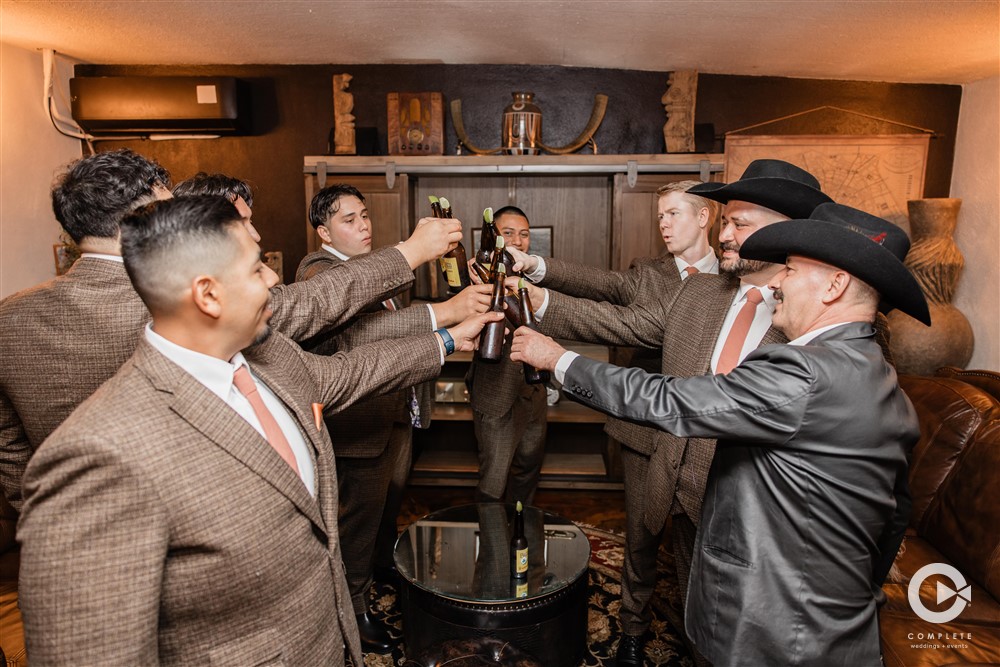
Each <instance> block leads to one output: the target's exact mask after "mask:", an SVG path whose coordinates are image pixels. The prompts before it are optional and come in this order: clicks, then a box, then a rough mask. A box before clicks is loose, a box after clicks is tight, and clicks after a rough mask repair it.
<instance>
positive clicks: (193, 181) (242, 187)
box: [174, 171, 253, 208]
mask: <svg viewBox="0 0 1000 667" xmlns="http://www.w3.org/2000/svg"><path fill="white" fill-rule="evenodd" d="M191 195H218V196H220V197H225V198H226V199H228V200H229V201H231V202H234V203H235V202H236V198H237V197H243V201H245V202H246V203H247V206H249V207H250V208H253V188H251V187H250V184H249V183H247V182H246V181H241V180H240V179H238V178H234V177H232V176H227V175H226V174H209V173H206V172H204V171H199V172H198V173H197V174H195V175H194V176H192V177H191V178H188V179H186V180H183V181H181V182H180V183H178V184H177V185H176V186H174V196H175V197H190V196H191Z"/></svg>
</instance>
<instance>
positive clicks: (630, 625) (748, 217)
mask: <svg viewBox="0 0 1000 667" xmlns="http://www.w3.org/2000/svg"><path fill="white" fill-rule="evenodd" d="M689 191H690V192H692V193H695V194H698V195H701V196H703V197H707V198H709V199H713V200H715V201H718V202H720V203H722V204H724V205H725V207H724V210H723V222H722V228H721V230H720V233H719V243H720V247H721V250H722V256H721V258H720V264H719V271H720V275H719V276H710V275H704V274H698V275H694V276H691V277H690V278H688V279H687V280H685V281H684V283H683V287H681V286H680V284H678V285H677V286H675V287H670V286H668V285H666V284H664V283H663V281H660V282H659V283H656V284H653V281H652V280H651V278H643V281H642V284H640V285H639V287H638V289H637V292H638V293H641V294H643V295H644V296H643V297H642V298H638V299H636V301H635V302H633V303H632V304H630V305H628V306H624V307H618V306H614V305H612V304H608V303H599V302H594V301H589V300H586V299H573V298H570V297H567V296H565V295H563V294H559V293H556V292H546V293H545V294H532V295H531V298H532V303H539V304H543V303H544V304H545V306H544V307H543V308H540V309H539V315H540V317H542V325H541V326H542V328H541V330H542V331H543V332H544V333H546V334H549V335H552V336H556V337H560V338H569V339H575V340H585V341H588V342H594V343H603V344H606V345H625V346H631V347H646V348H652V349H657V350H659V351H660V355H661V365H660V371H661V372H663V373H665V374H668V375H674V376H679V377H689V376H695V375H705V374H711V373H724V372H727V371H728V370H730V369H731V368H733V367H734V366H735V365H736V364H737V363H738V362H739V361H740V360H741V359H742V358H743V357H745V356H746V355H747V354H748V353H749V352H751V351H752V350H754V349H755V348H757V347H758V346H759V345H762V344H763V345H766V344H770V343H784V342H786V341H787V340H788V339H787V338H785V336H784V334H782V333H781V332H780V331H779V330H777V329H775V328H774V327H772V326H771V315H772V312H773V310H774V305H775V300H774V297H773V295H772V294H771V291H770V290H769V289H768V288H767V282H768V280H770V278H771V277H772V276H773V275H774V274H776V273H777V272H778V271H779V270H780V269H781V267H780V266H779V265H775V264H770V263H767V262H755V261H750V260H746V259H742V258H740V256H739V249H740V245H741V244H742V243H743V242H744V241H745V240H746V239H747V238H748V237H750V235H751V234H753V233H754V232H755V231H756V230H758V229H761V228H764V227H766V226H767V225H770V224H772V223H775V222H779V221H781V220H787V219H789V218H804V217H807V216H808V215H809V213H811V212H812V210H813V209H814V208H816V206H818V205H820V204H823V203H826V202H829V201H830V198H829V197H828V196H826V195H825V194H823V192H821V191H820V186H819V181H817V180H816V178H815V177H814V176H812V174H810V173H808V172H807V171H805V170H803V169H800V168H799V167H796V166H795V165H792V164H790V163H788V162H783V161H781V160H756V161H754V162H753V163H751V164H750V165H749V166H748V167H747V169H746V171H745V172H744V173H743V175H742V176H741V177H740V179H739V180H737V181H735V182H733V183H730V184H722V183H704V184H701V185H697V186H695V187H692V188H691V189H690V190H689ZM741 314H742V317H741ZM883 321H884V318H883ZM737 324H740V326H737ZM643 432H644V433H643ZM629 434H630V437H629V438H627V439H623V441H622V444H623V447H622V449H621V458H622V469H623V473H624V474H623V477H624V482H625V514H626V520H627V528H626V532H625V536H626V551H625V564H624V567H623V571H622V604H621V611H620V613H619V619H620V621H621V627H622V638H621V641H619V644H618V650H617V662H618V665H619V666H620V667H633V666H638V665H641V664H642V662H643V654H644V648H643V636H644V634H645V632H646V629H647V628H648V627H649V624H650V620H651V614H650V611H649V604H650V600H651V598H652V595H653V591H654V590H655V588H656V555H657V551H658V549H659V546H660V544H661V542H662V540H663V532H664V529H665V525H666V523H667V517H668V516H670V517H671V542H672V544H673V549H674V561H675V564H676V567H677V580H678V583H679V586H680V591H679V597H680V599H681V600H683V599H684V598H685V596H686V592H687V582H688V572H689V570H690V564H691V560H692V557H693V553H694V540H695V529H696V526H697V524H698V519H699V517H700V516H701V507H702V499H703V498H704V494H705V485H706V483H707V480H708V472H709V468H710V466H711V464H712V456H713V453H714V447H715V441H714V440H711V439H698V440H689V439H688V438H684V437H679V436H676V435H673V434H671V433H666V432H663V431H660V430H657V429H655V428H652V427H649V426H638V425H631V428H630V430H629ZM689 445H690V446H689Z"/></svg>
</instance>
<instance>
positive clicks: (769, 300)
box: [733, 280, 778, 313]
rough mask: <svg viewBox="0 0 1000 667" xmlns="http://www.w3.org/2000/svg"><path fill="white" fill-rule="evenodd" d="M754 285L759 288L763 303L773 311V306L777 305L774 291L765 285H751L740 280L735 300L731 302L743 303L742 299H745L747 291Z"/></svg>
mask: <svg viewBox="0 0 1000 667" xmlns="http://www.w3.org/2000/svg"><path fill="white" fill-rule="evenodd" d="M754 287H756V288H757V289H759V290H760V294H761V296H763V297H764V304H765V305H766V306H767V309H768V310H770V311H771V312H772V313H773V312H774V309H775V307H776V306H777V305H778V300H777V299H775V298H774V292H773V291H772V290H771V288H770V287H768V286H767V285H764V286H763V287H761V286H760V285H751V284H750V283H745V282H743V281H742V280H741V281H740V289H739V293H738V294H737V295H736V300H735V301H733V304H737V303H743V301H745V300H746V296H747V292H749V291H750V290H751V289H752V288H754Z"/></svg>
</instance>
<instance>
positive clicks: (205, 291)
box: [191, 276, 222, 320]
mask: <svg viewBox="0 0 1000 667" xmlns="http://www.w3.org/2000/svg"><path fill="white" fill-rule="evenodd" d="M191 300H192V301H194V305H195V307H196V308H198V310H200V311H201V312H202V313H204V314H205V315H208V316H209V317H211V318H213V319H216V320H217V319H219V318H220V317H221V316H222V285H220V284H219V282H218V281H217V280H216V279H215V278H214V277H212V276H196V277H195V278H194V280H192V281H191Z"/></svg>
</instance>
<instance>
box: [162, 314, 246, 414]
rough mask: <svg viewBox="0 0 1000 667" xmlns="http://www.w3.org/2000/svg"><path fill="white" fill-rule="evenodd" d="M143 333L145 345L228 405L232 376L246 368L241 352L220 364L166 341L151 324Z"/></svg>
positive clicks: (209, 357) (220, 361)
mask: <svg viewBox="0 0 1000 667" xmlns="http://www.w3.org/2000/svg"><path fill="white" fill-rule="evenodd" d="M145 333H146V340H147V341H148V342H149V344H150V345H152V346H153V347H154V348H156V349H157V350H158V351H159V352H160V353H161V354H163V356H165V357H166V358H167V359H169V360H170V361H172V362H174V363H175V364H177V365H178V366H180V367H181V369H183V370H184V371H185V372H187V373H188V374H189V375H191V376H193V377H194V379H196V380H197V381H198V382H200V383H201V384H203V385H205V387H206V388H207V389H208V390H209V391H211V392H212V393H213V394H215V395H216V396H218V397H219V398H221V399H222V400H223V401H226V402H227V403H228V402H229V393H230V391H232V387H233V373H235V372H236V369H237V368H239V367H240V366H243V365H246V359H245V358H244V357H243V353H242V352H237V353H236V355H235V356H234V357H233V358H232V359H231V360H230V361H223V360H222V359H217V358H215V357H212V356H209V355H207V354H202V353H201V352H195V351H194V350H189V349H188V348H186V347H181V346H180V345H178V344H177V343H173V342H171V341H169V340H167V339H166V338H164V337H163V336H161V335H160V334H158V333H156V332H155V331H153V324H152V322H150V323H149V324H147V325H146V332H145ZM247 368H249V366H247Z"/></svg>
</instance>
